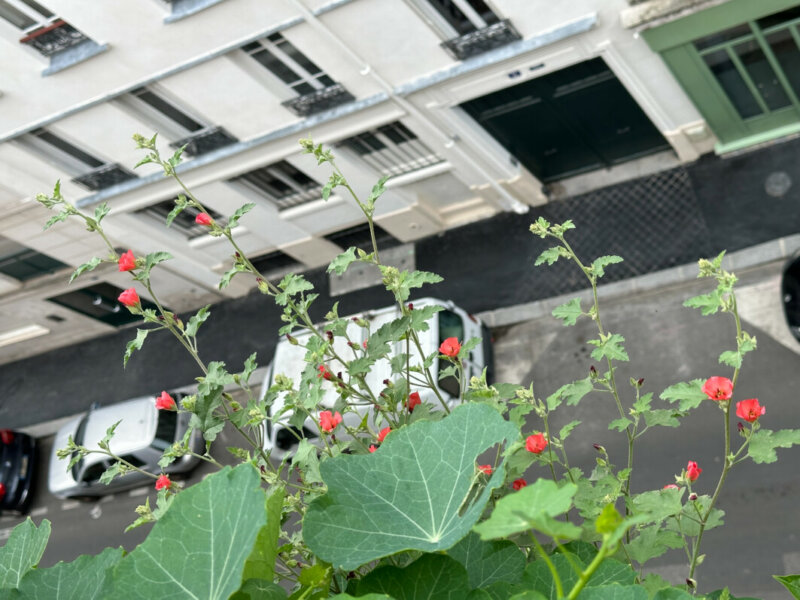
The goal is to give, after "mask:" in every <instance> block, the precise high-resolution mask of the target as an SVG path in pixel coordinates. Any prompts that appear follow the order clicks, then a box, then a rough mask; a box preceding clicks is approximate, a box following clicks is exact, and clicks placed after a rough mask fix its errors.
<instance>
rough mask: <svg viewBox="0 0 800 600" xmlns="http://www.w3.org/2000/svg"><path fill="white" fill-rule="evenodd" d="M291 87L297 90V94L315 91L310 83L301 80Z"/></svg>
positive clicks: (303, 94)
mask: <svg viewBox="0 0 800 600" xmlns="http://www.w3.org/2000/svg"><path fill="white" fill-rule="evenodd" d="M292 89H293V90H294V91H295V92H297V95H298V96H305V95H306V94H311V93H313V92H316V91H317V90H316V89H314V86H313V85H311V84H310V83H306V82H305V81H301V82H300V83H296V84H295V85H293V86H292Z"/></svg>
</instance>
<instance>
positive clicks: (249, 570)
mask: <svg viewBox="0 0 800 600" xmlns="http://www.w3.org/2000/svg"><path fill="white" fill-rule="evenodd" d="M285 496H286V488H284V487H283V486H274V487H273V488H272V493H271V494H270V495H269V496H267V503H266V513H267V523H266V525H264V526H263V527H262V528H261V531H259V532H258V537H257V538H256V543H255V545H254V546H253V551H252V552H251V553H250V556H249V557H248V558H247V562H245V564H244V571H243V572H242V580H244V581H247V580H248V579H263V580H266V581H272V579H273V577H274V576H275V559H276V558H277V556H278V539H279V536H280V533H281V513H282V510H283V498H284V497H285Z"/></svg>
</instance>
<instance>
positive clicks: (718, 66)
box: [703, 50, 761, 119]
mask: <svg viewBox="0 0 800 600" xmlns="http://www.w3.org/2000/svg"><path fill="white" fill-rule="evenodd" d="M703 60H704V61H705V62H706V64H707V65H708V68H709V69H711V72H712V73H713V74H714V77H716V79H717V81H718V82H719V84H720V85H721V86H722V89H723V90H724V91H725V94H726V95H727V96H728V99H729V100H730V101H731V102H732V103H733V106H734V107H735V108H736V110H737V111H738V112H739V116H741V117H742V118H743V119H747V118H749V117H754V116H756V115H760V114H761V109H760V108H759V106H758V103H757V102H756V99H755V98H753V95H752V94H751V93H750V90H749V89H747V85H746V84H745V82H744V79H742V76H741V75H740V74H739V72H738V71H737V70H736V66H735V65H734V64H733V62H732V61H731V59H730V58H728V53H727V52H725V51H724V50H717V51H716V52H712V53H711V54H706V55H705V56H704V57H703Z"/></svg>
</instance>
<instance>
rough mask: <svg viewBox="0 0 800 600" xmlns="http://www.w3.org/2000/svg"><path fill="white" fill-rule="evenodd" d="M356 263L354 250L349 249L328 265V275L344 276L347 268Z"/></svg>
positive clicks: (353, 248)
mask: <svg viewBox="0 0 800 600" xmlns="http://www.w3.org/2000/svg"><path fill="white" fill-rule="evenodd" d="M357 261H358V258H356V248H355V247H350V248H348V249H347V250H345V251H344V252H342V253H341V254H340V255H339V256H337V257H336V258H334V259H333V260H332V261H331V264H329V265H328V273H336V274H337V275H344V273H345V271H347V267H349V266H350V265H351V264H353V263H354V262H357Z"/></svg>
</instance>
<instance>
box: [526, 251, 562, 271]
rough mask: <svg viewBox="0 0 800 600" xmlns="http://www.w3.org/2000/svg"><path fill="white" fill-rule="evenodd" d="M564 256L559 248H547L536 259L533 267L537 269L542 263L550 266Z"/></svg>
mask: <svg viewBox="0 0 800 600" xmlns="http://www.w3.org/2000/svg"><path fill="white" fill-rule="evenodd" d="M562 256H564V249H563V248H561V246H553V247H552V248H548V249H547V250H545V251H544V252H542V253H541V254H540V255H539V256H538V257H537V258H536V262H535V263H533V265H534V266H535V267H538V266H539V265H541V264H542V263H545V262H546V263H547V264H548V265H552V264H553V263H554V262H556V261H557V260H558V259H559V258H561V257H562Z"/></svg>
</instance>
